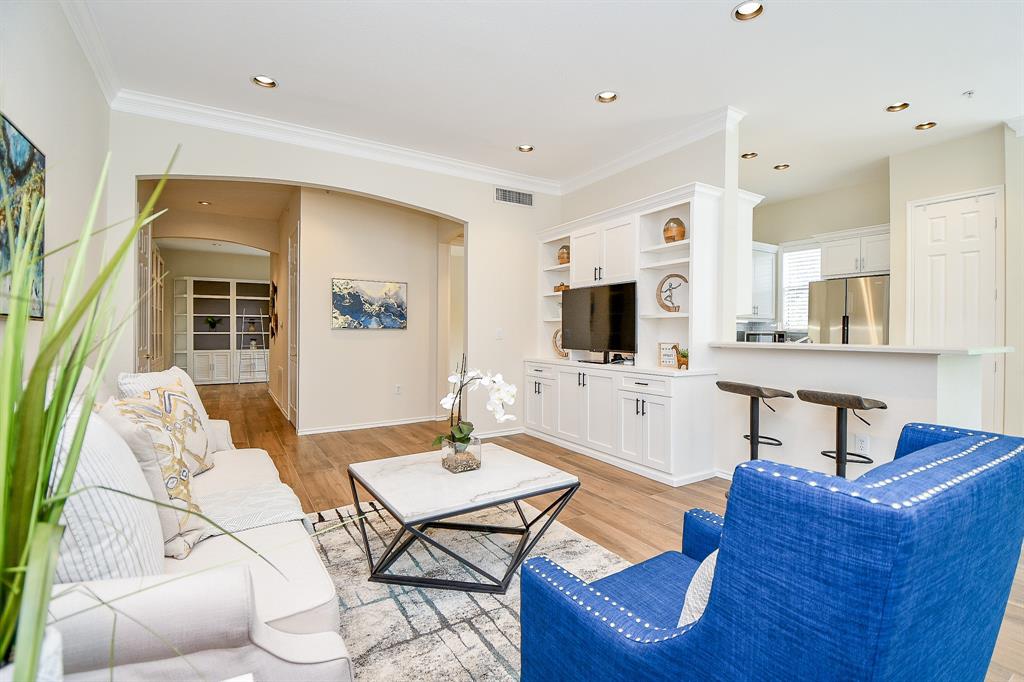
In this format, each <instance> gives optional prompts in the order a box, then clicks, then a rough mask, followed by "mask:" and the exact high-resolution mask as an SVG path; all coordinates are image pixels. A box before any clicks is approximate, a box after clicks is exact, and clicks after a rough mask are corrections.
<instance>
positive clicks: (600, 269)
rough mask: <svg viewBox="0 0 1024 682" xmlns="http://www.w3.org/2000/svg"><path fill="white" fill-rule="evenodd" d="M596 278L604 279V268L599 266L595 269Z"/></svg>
mask: <svg viewBox="0 0 1024 682" xmlns="http://www.w3.org/2000/svg"><path fill="white" fill-rule="evenodd" d="M597 278H598V279H599V280H600V279H604V266H599V267H598V268H597Z"/></svg>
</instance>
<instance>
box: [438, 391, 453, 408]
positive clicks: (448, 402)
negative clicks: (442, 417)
mask: <svg viewBox="0 0 1024 682" xmlns="http://www.w3.org/2000/svg"><path fill="white" fill-rule="evenodd" d="M454 404H455V394H454V393H449V394H448V395H446V396H445V397H443V398H441V407H443V408H444V409H446V410H450V409H452V405H454Z"/></svg>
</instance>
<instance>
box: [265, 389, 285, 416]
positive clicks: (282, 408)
mask: <svg viewBox="0 0 1024 682" xmlns="http://www.w3.org/2000/svg"><path fill="white" fill-rule="evenodd" d="M267 393H268V394H269V395H270V399H271V400H273V401H274V404H275V405H277V409H279V410H281V414H283V415H284V418H285V419H288V410H286V409H284V405H282V404H281V401H280V400H278V399H277V396H276V395H274V391H273V390H271V388H270V386H269V385H268V386H267Z"/></svg>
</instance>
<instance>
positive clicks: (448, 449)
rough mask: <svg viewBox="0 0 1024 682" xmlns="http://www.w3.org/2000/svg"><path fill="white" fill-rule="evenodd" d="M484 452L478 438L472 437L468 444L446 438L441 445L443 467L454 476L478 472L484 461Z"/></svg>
mask: <svg viewBox="0 0 1024 682" xmlns="http://www.w3.org/2000/svg"><path fill="white" fill-rule="evenodd" d="M482 451H483V446H482V445H481V443H480V439H479V438H477V437H476V436H470V438H469V442H468V443H459V442H457V441H453V440H451V439H448V438H445V439H444V441H442V443H441V466H443V467H444V468H445V469H447V470H448V471H450V472H452V473H453V474H461V473H462V472H464V471H476V470H477V469H479V468H480V464H481V463H482V461H483V458H482V454H483V452H482Z"/></svg>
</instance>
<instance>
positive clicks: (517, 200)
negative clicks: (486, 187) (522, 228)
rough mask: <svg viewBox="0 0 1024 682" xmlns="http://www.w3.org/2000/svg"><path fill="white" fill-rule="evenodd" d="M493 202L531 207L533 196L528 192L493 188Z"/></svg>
mask: <svg viewBox="0 0 1024 682" xmlns="http://www.w3.org/2000/svg"><path fill="white" fill-rule="evenodd" d="M494 200H495V201H500V202H501V203H503V204H517V205H519V206H533V195H532V194H530V193H529V192H520V191H518V190H514V189H507V188H505V187H495V188H494Z"/></svg>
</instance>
